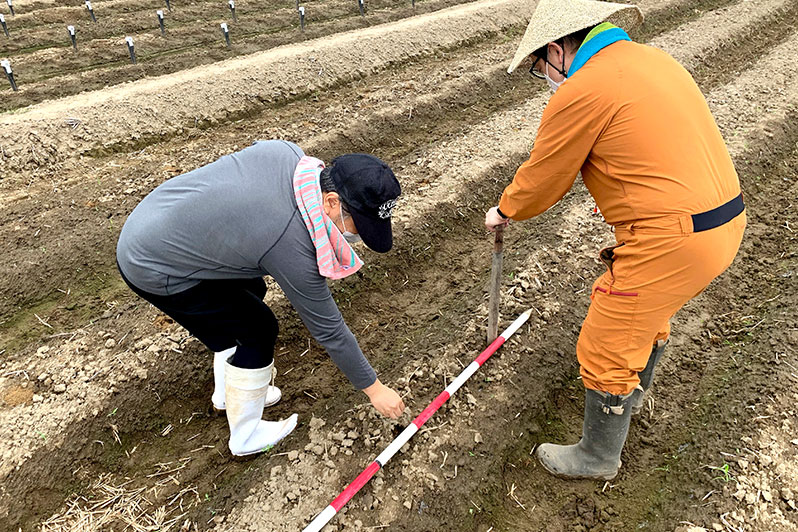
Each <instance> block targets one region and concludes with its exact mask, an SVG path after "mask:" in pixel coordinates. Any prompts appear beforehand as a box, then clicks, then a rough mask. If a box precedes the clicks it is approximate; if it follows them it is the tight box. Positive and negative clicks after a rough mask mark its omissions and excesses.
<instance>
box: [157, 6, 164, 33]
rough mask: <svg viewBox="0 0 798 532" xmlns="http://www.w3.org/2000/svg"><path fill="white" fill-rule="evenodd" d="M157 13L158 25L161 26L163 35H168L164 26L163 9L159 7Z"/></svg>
mask: <svg viewBox="0 0 798 532" xmlns="http://www.w3.org/2000/svg"><path fill="white" fill-rule="evenodd" d="M155 14H156V15H158V26H159V27H160V28H161V35H166V30H165V29H164V26H163V11H162V10H160V9H159V10H158V11H156V12H155Z"/></svg>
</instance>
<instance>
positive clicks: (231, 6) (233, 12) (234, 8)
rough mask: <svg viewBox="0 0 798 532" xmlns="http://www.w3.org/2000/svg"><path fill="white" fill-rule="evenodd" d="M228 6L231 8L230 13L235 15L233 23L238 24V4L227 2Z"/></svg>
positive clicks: (231, 0) (228, 0)
mask: <svg viewBox="0 0 798 532" xmlns="http://www.w3.org/2000/svg"><path fill="white" fill-rule="evenodd" d="M227 5H228V6H230V13H232V14H233V22H238V19H237V18H236V3H235V2H234V1H233V0H227Z"/></svg>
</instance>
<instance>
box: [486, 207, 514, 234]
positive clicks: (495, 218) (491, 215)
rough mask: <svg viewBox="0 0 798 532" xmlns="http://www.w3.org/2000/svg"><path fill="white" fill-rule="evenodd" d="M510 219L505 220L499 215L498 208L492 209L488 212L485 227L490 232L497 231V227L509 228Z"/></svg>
mask: <svg viewBox="0 0 798 532" xmlns="http://www.w3.org/2000/svg"><path fill="white" fill-rule="evenodd" d="M509 223H510V219H509V218H503V217H502V216H501V215H500V214H499V208H498V207H491V208H490V209H489V210H488V212H486V213H485V227H487V228H488V231H491V232H493V231H495V230H496V228H497V227H499V226H501V227H507V225H509Z"/></svg>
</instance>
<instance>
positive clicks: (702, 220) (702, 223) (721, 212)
mask: <svg viewBox="0 0 798 532" xmlns="http://www.w3.org/2000/svg"><path fill="white" fill-rule="evenodd" d="M744 210H745V203H743V194H742V192H741V193H740V195H739V196H737V197H736V198H734V199H733V200H731V201H728V202H726V203H724V204H723V205H721V206H720V207H717V208H714V209H712V210H711V211H707V212H702V213H701V214H693V215H692V218H693V232H694V233H698V232H699V231H708V230H709V229H714V228H716V227H719V226H721V225H723V224H725V223H726V222H730V221H731V220H733V219H734V218H736V217H737V216H738V215H739V214H740V213H741V212H743V211H744Z"/></svg>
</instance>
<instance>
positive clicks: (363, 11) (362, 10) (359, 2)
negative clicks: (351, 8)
mask: <svg viewBox="0 0 798 532" xmlns="http://www.w3.org/2000/svg"><path fill="white" fill-rule="evenodd" d="M357 7H358V9H360V16H361V17H365V16H366V6H364V5H363V0H357Z"/></svg>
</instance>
